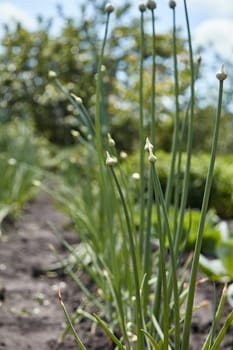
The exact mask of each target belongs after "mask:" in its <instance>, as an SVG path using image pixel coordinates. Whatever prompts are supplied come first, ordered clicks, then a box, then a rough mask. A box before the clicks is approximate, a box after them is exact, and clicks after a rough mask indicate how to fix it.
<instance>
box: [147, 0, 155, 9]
mask: <svg viewBox="0 0 233 350" xmlns="http://www.w3.org/2000/svg"><path fill="white" fill-rule="evenodd" d="M156 7H157V5H156V2H155V1H153V0H149V1H147V8H148V9H149V10H154V9H156Z"/></svg>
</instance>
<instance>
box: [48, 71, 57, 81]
mask: <svg viewBox="0 0 233 350" xmlns="http://www.w3.org/2000/svg"><path fill="white" fill-rule="evenodd" d="M48 77H49V79H56V78H57V73H56V72H54V71H53V70H50V71H49V73H48Z"/></svg>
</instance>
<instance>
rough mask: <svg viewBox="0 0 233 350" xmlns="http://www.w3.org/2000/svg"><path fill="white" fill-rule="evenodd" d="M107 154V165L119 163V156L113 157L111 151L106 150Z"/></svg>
mask: <svg viewBox="0 0 233 350" xmlns="http://www.w3.org/2000/svg"><path fill="white" fill-rule="evenodd" d="M106 154H107V157H106V165H108V166H114V165H116V164H117V158H116V157H113V156H111V155H110V154H109V152H108V151H107V152H106Z"/></svg>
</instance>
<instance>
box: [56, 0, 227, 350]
mask: <svg viewBox="0 0 233 350" xmlns="http://www.w3.org/2000/svg"><path fill="white" fill-rule="evenodd" d="M169 7H170V9H171V10H172V20H173V37H172V42H173V62H174V105H175V110H174V135H173V143H172V150H171V153H172V155H171V164H170V172H169V176H168V179H167V187H166V191H165V193H164V192H163V190H162V187H161V183H160V179H159V176H158V172H157V163H159V161H160V160H159V159H157V158H156V154H155V151H154V150H155V149H156V132H157V130H156V117H157V111H156V104H155V98H156V74H155V72H156V36H155V11H156V3H155V1H148V2H147V4H144V3H140V5H139V11H140V32H141V44H140V46H141V47H140V50H141V55H140V62H139V80H140V83H139V125H138V127H139V150H138V153H139V164H140V171H139V173H136V174H134V178H135V179H136V175H137V181H139V186H138V188H136V195H137V199H138V202H137V204H138V203H139V206H138V205H136V204H135V188H134V191H131V189H132V180H131V178H129V176H128V173H127V172H125V169H124V168H123V167H122V166H121V164H120V161H119V160H120V155H119V154H118V150H117V147H115V144H116V143H115V140H113V138H112V137H111V135H110V134H109V130H106V128H104V127H103V116H102V110H103V108H102V106H103V101H104V95H103V93H102V91H103V89H102V85H103V70H102V67H103V64H104V54H105V47H106V42H107V36H108V27H109V21H110V17H111V14H112V12H113V11H114V7H113V5H112V4H110V3H108V4H107V5H106V7H105V10H106V26H105V32H104V39H103V43H102V49H101V53H100V57H99V64H98V71H97V77H96V111H95V120H92V118H91V117H90V116H89V114H88V112H87V111H86V109H85V108H84V107H83V105H82V101H81V100H80V98H79V97H77V96H75V95H74V94H72V95H69V92H68V91H65V90H64V88H63V87H62V85H61V83H60V81H59V79H58V77H57V75H56V74H55V73H54V72H50V77H51V78H53V79H54V80H55V83H56V84H57V86H58V87H59V88H60V89H61V90H62V91H63V92H64V93H65V94H66V95H67V97H68V98H69V100H70V101H71V103H72V104H73V105H75V107H76V108H78V110H79V112H80V118H81V119H82V120H83V122H84V125H85V126H86V136H84V137H81V138H79V140H80V142H82V143H83V144H84V146H85V147H86V149H87V150H88V156H87V157H88V163H89V165H90V164H91V166H89V167H88V169H87V172H86V176H87V178H88V179H89V184H88V186H87V187H85V189H82V188H80V189H79V193H78V195H77V196H76V198H73V199H72V200H71V197H74V195H73V194H72V195H71V192H69V191H68V192H65V191H64V192H63V195H62V196H60V197H59V200H60V201H63V202H64V204H65V205H66V206H67V208H68V211H69V213H70V215H71V216H72V219H73V221H74V222H75V224H76V227H77V231H78V234H79V237H80V239H81V243H80V244H79V245H78V246H77V247H73V246H71V245H69V244H68V243H67V242H65V241H64V240H63V243H64V244H65V246H66V248H67V249H68V250H69V252H70V253H71V254H72V255H73V257H74V258H75V262H76V265H75V268H74V269H75V270H74V269H73V268H72V267H67V266H66V270H67V272H68V273H69V274H70V276H71V277H72V278H74V279H76V280H77V281H78V282H77V283H78V284H79V286H80V288H81V289H82V291H83V292H84V293H85V294H86V297H87V300H89V302H90V303H91V305H92V306H94V307H95V310H97V311H96V313H95V314H94V319H95V321H96V323H97V324H99V326H100V327H102V328H103V329H104V330H105V332H106V334H107V335H108V336H109V337H110V338H111V339H112V341H113V343H114V344H115V345H116V348H118V349H125V350H132V349H135V350H136V349H137V350H143V349H145V350H149V349H156V350H159V349H164V350H170V349H175V350H187V349H189V345H190V328H191V321H192V315H193V310H194V308H195V306H194V294H195V287H196V281H197V271H198V263H199V257H200V251H201V244H202V237H203V232H204V227H205V219H206V213H207V206H208V201H209V195H210V189H211V184H212V179H213V172H214V164H215V157H216V149H217V142H218V133H219V128H220V117H221V106H222V96H223V83H224V80H225V79H226V77H227V75H226V73H225V72H224V67H223V66H222V67H221V69H220V71H219V72H218V73H217V79H218V81H219V95H218V104H217V111H216V118H215V128H214V133H213V140H212V149H211V150H210V160H209V170H208V174H207V176H206V185H205V192H204V196H203V203H202V209H201V215H200V222H199V228H198V232H197V236H196V244H195V250H194V253H193V257H192V263H191V272H190V276H187V275H186V274H185V272H184V271H187V265H185V268H183V266H182V262H181V258H180V257H181V253H182V252H183V250H184V246H185V241H186V240H187V237H186V236H185V232H184V229H183V227H184V216H185V213H186V207H187V194H188V190H189V173H190V164H191V159H192V137H193V120H194V117H195V80H196V76H197V69H198V64H200V61H199V62H198V64H196V63H195V62H194V58H193V49H192V40H191V30H190V26H189V19H188V10H187V4H186V0H184V13H185V18H186V24H187V33H188V50H189V64H190V97H189V102H188V103H187V106H186V110H185V111H182V112H184V115H185V117H184V118H183V119H181V116H180V115H181V107H180V105H179V95H180V89H179V70H178V61H177V44H176V41H177V35H176V2H175V1H170V2H169ZM146 10H147V11H148V10H149V11H150V13H151V19H152V40H153V43H152V48H153V49H152V65H151V67H152V73H151V77H152V79H151V120H150V132H149V134H148V135H146V132H145V127H144V110H143V104H144V92H143V73H144V45H145V40H144V30H145V28H144V15H145V11H146ZM74 134H75V133H74ZM185 134H187V142H186V144H185V141H184V140H185V139H186V138H184V135H185ZM75 135H76V134H75ZM184 150H185V151H186V166H185V174H184V176H183V178H181V158H182V156H183V151H184ZM147 154H148V155H147ZM126 161H127V160H126ZM91 174H92V175H91ZM147 179H148V180H147ZM146 181H148V183H146ZM173 194H174V195H173ZM172 197H174V200H173V201H172ZM172 206H173V208H171V207H172ZM171 209H172V211H171ZM138 211H139V213H140V214H139V216H140V220H139V225H138V224H136V220H135V215H137V214H138ZM171 213H173V217H172V223H171ZM153 216H156V218H157V223H156V226H155V225H154V222H153V220H152V217H153ZM155 238H156V239H155ZM83 270H85V271H86V272H87V273H88V274H89V275H90V276H91V278H92V279H93V281H94V282H95V284H96V286H97V295H96V298H95V297H93V296H91V295H90V293H89V292H88V291H87V289H86V287H85V286H84V285H83V284H82V281H81V279H79V274H80V271H83ZM74 271H75V272H74ZM225 294H226V291H225V289H224V291H223V294H222V298H221V300H220V304H219V306H218V308H217V309H216V312H215V313H214V315H213V326H212V327H211V329H210V333H209V335H208V336H207V339H206V341H205V343H204V344H203V347H202V349H203V350H207V349H212V350H214V349H218V347H219V344H220V342H221V340H222V339H223V336H224V334H225V333H226V331H227V329H228V327H229V325H230V323H231V322H232V320H233V312H231V313H230V314H229V316H228V318H227V319H226V321H225V323H224V325H223V328H222V329H221V330H220V332H219V333H218V334H217V335H216V334H215V333H216V332H215V330H216V327H217V325H218V324H219V322H220V319H221V316H222V310H223V305H224V303H225V300H226V297H225ZM59 298H60V301H61V305H62V308H63V310H64V313H65V317H66V319H67V322H68V328H69V327H70V329H71V331H72V333H73V334H74V337H75V340H76V342H77V344H78V346H79V347H80V348H81V349H85V345H84V344H83V342H82V340H81V339H80V338H79V336H78V334H77V333H76V330H75V328H74V326H73V321H72V320H71V318H70V316H69V315H68V313H67V311H66V308H65V305H64V303H63V301H62V296H61V295H60V296H59ZM184 310H185V311H184ZM83 314H84V313H83V311H81V310H80V309H79V317H82V315H83ZM85 315H88V317H89V318H90V319H91V320H93V315H91V314H88V313H86V312H85ZM103 318H104V320H103ZM116 331H117V334H120V336H119V337H116V333H115V332H116Z"/></svg>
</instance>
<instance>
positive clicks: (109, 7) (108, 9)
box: [104, 2, 115, 13]
mask: <svg viewBox="0 0 233 350" xmlns="http://www.w3.org/2000/svg"><path fill="white" fill-rule="evenodd" d="M104 10H105V12H106V13H112V12H113V11H114V10H115V8H114V6H113V4H112V3H111V2H108V3H107V4H106V5H105V9H104Z"/></svg>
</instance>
